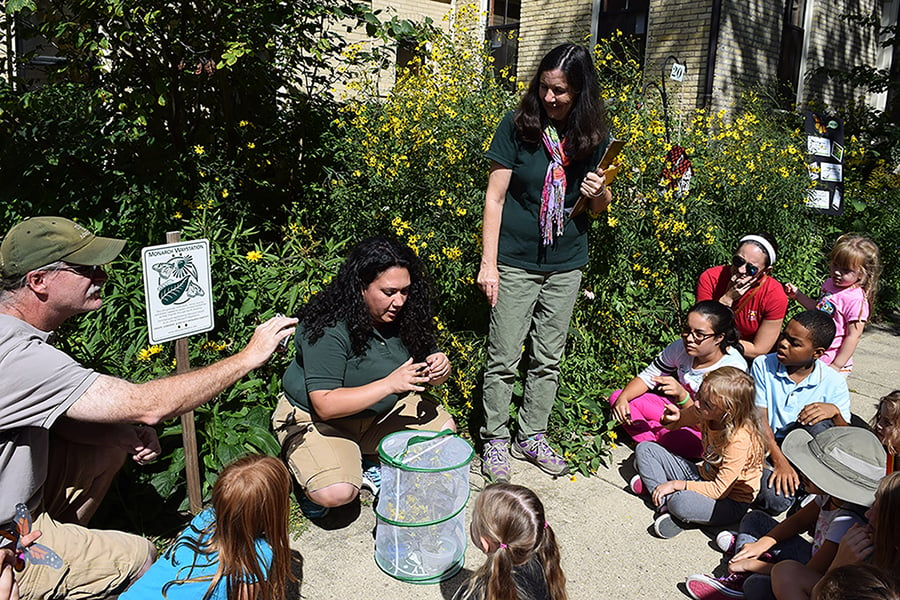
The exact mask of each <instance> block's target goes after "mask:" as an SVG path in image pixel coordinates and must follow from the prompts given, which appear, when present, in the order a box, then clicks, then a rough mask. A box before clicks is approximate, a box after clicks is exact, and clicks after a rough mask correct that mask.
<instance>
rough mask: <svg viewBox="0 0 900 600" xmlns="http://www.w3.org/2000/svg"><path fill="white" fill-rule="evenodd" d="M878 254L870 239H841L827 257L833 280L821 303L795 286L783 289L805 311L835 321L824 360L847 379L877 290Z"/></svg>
mask: <svg viewBox="0 0 900 600" xmlns="http://www.w3.org/2000/svg"><path fill="white" fill-rule="evenodd" d="M878 254H879V253H878V246H876V245H875V242H873V241H872V240H870V239H869V238H867V237H865V236H862V235H855V234H849V233H848V234H845V235H842V236H841V237H839V238H838V240H837V242H835V244H834V248H832V249H831V254H829V255H828V259H829V261H830V267H829V270H830V272H831V277H829V278H828V279H826V280H825V283H823V284H822V296H821V297H820V298H819V301H818V302H816V301H814V300H813V299H812V298H810V297H809V296H807V295H805V294H803V293H802V292H800V291H799V289H798V288H797V286H796V285H794V284H793V283H788V284H786V285H785V286H784V289H785V291H786V292H787V295H788V296H789V297H790V298H793V299H795V300H796V301H797V302H799V303H800V304H802V305H803V306H804V307H805V308H807V309H809V310H813V309H818V310H821V311H823V312H827V313H828V314H830V315H831V317H832V318H833V319H834V325H835V330H836V331H835V335H834V341H833V342H832V343H831V346H830V347H829V348H828V351H827V352H826V353H825V355H824V356H822V358H821V360H822V361H823V362H825V364H827V365H831V367H832V368H833V369H835V370H836V371H839V372H841V373H843V374H844V375H848V374H849V373H850V371H851V369H852V368H853V351H854V350H856V345H857V344H858V343H859V338H860V336H862V332H863V327H865V324H866V321H867V320H868V319H869V306H870V303H871V302H872V300H873V299H874V296H875V289H876V288H877V287H878V275H879V273H880V272H881V261H880V260H879V257H878Z"/></svg>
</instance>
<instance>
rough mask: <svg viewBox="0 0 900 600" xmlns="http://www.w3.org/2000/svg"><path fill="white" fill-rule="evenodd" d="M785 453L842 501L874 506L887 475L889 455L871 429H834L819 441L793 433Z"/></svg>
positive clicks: (784, 445)
mask: <svg viewBox="0 0 900 600" xmlns="http://www.w3.org/2000/svg"><path fill="white" fill-rule="evenodd" d="M781 451H782V452H784V455H785V456H786V457H787V458H788V460H790V461H791V462H792V463H793V464H794V466H795V467H796V468H797V470H799V471H801V472H802V473H803V474H804V475H805V476H806V477H807V478H808V479H809V480H810V481H811V482H813V483H814V484H815V485H816V487H818V488H819V489H821V490H822V491H823V492H825V493H826V494H828V495H830V496H834V497H835V498H837V499H838V500H844V501H845V502H852V503H853V504H860V505H862V506H871V505H872V503H873V502H874V501H875V490H876V489H878V483H879V482H880V481H881V479H882V477H884V474H885V464H886V462H887V454H886V453H885V451H884V447H883V446H882V445H881V442H880V441H878V438H877V437H875V434H873V433H872V432H871V431H869V430H868V429H863V428H861V427H853V426H845V427H830V428H828V429H826V430H825V431H823V432H821V433H819V435H817V436H816V437H815V438H814V437H813V436H811V435H810V434H809V432H808V431H806V430H805V429H795V430H793V431H791V432H790V433H789V434H788V435H787V437H785V438H784V442H783V443H782V445H781Z"/></svg>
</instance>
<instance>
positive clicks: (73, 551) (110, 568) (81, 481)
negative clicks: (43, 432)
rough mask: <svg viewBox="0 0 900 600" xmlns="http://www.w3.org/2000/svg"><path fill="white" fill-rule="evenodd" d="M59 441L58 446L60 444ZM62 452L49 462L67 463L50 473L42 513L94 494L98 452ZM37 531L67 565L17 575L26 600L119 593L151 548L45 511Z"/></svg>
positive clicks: (76, 447) (69, 448)
mask: <svg viewBox="0 0 900 600" xmlns="http://www.w3.org/2000/svg"><path fill="white" fill-rule="evenodd" d="M59 442H61V440H60V439H59V438H55V439H54V443H59ZM63 444H64V445H65V448H64V451H58V450H61V449H60V448H55V449H54V452H51V456H54V455H55V456H56V458H57V459H60V457H65V458H64V461H65V464H64V465H54V467H51V468H50V469H49V470H50V472H51V473H50V476H49V477H48V479H47V482H46V483H45V485H44V501H43V504H44V507H49V506H53V507H54V508H55V509H61V508H62V507H64V506H65V505H66V502H67V499H71V498H77V497H78V496H79V495H80V494H81V493H83V491H84V490H89V489H91V485H92V483H93V482H92V481H90V475H89V474H90V473H92V472H93V471H92V470H91V469H90V468H89V467H87V465H90V461H91V460H92V456H93V454H92V453H94V452H103V451H104V449H103V448H102V447H99V446H87V445H82V444H74V443H67V442H63ZM107 450H108V449H107ZM33 529H36V530H40V531H41V534H42V535H41V537H40V539H38V543H40V544H43V545H44V546H47V547H48V548H50V549H51V550H53V551H54V552H56V553H57V554H59V555H60V557H62V559H63V566H62V568H61V569H51V568H50V567H48V566H44V565H31V564H29V565H26V566H25V570H24V571H22V572H21V573H17V574H16V580H17V581H18V582H19V593H20V597H21V598H22V599H23V600H38V599H40V600H45V599H46V600H50V599H55V598H60V599H62V598H66V599H78V598H103V597H106V596H114V595H116V594H119V593H121V592H122V591H124V590H125V588H126V587H127V586H128V585H129V584H130V583H131V582H132V581H133V580H135V579H137V577H138V575H139V574H140V572H141V569H142V568H143V567H144V565H145V563H146V562H147V558H148V557H149V556H150V553H151V552H154V550H153V546H152V545H151V544H150V542H149V541H147V540H145V539H144V538H142V537H141V536H139V535H132V534H130V533H123V532H121V531H103V530H98V529H88V528H87V527H82V526H81V525H75V524H72V523H60V522H58V521H56V520H54V519H53V518H52V517H51V516H50V512H49V511H48V510H43V511H41V512H40V513H39V514H38V515H37V516H36V517H35V520H34V525H33Z"/></svg>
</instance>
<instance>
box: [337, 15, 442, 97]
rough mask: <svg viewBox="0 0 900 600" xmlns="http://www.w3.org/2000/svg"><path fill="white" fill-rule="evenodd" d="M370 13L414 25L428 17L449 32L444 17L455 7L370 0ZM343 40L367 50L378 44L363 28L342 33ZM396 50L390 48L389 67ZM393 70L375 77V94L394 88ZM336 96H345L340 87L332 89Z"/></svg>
mask: <svg viewBox="0 0 900 600" xmlns="http://www.w3.org/2000/svg"><path fill="white" fill-rule="evenodd" d="M369 4H370V5H371V6H372V9H373V10H380V11H381V14H380V15H379V18H380V19H381V20H382V21H383V22H384V21H389V20H391V18H392V17H395V16H396V17H397V18H398V19H401V20H402V19H409V20H411V21H415V22H417V23H421V22H423V21H425V18H426V17H430V18H431V21H432V23H433V25H434V26H435V27H438V28H440V29H443V30H444V31H448V32H449V31H450V21H449V20H448V19H447V18H446V17H447V14H448V13H449V12H450V11H451V10H452V9H453V8H455V6H456V5H457V0H371V1H370V3H369ZM346 39H347V41H348V42H350V43H351V44H361V45H363V46H364V47H366V48H369V47H370V46H371V44H373V43H379V44H380V43H382V42H380V41H378V40H372V39H371V38H369V37H368V36H367V35H366V31H365V29H364V28H359V29H355V30H354V31H351V32H350V33H348V34H346ZM396 50H397V49H396V48H393V49H391V52H392V59H391V62H392V64H393V65H396ZM395 78H396V71H395V70H394V69H393V68H390V69H386V70H383V71H382V72H381V74H380V76H379V77H378V80H377V82H375V83H376V85H377V88H378V91H379V94H380V95H384V94H387V93H388V92H390V90H391V88H392V87H393V86H394V81H395ZM335 90H336V91H337V92H338V95H341V94H345V93H347V90H346V88H344V86H340V85H339V86H335Z"/></svg>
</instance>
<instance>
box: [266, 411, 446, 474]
mask: <svg viewBox="0 0 900 600" xmlns="http://www.w3.org/2000/svg"><path fill="white" fill-rule="evenodd" d="M451 418H452V417H451V416H450V413H448V412H447V411H446V410H444V409H443V408H442V407H440V406H438V405H436V404H435V403H434V402H431V401H430V400H426V399H425V398H422V397H421V396H419V395H418V394H413V393H410V394H407V395H405V396H403V397H402V398H400V399H399V400H398V401H397V403H396V404H395V405H394V407H393V408H392V409H391V410H390V411H389V412H388V413H387V414H385V415H383V416H380V417H367V418H362V419H350V418H342V419H332V420H329V421H319V420H313V418H312V417H311V416H310V414H309V413H307V412H305V411H303V410H301V409H299V408H297V407H295V406H293V405H292V404H291V403H290V402H289V401H288V400H287V398H286V397H285V395H284V394H283V393H282V394H281V396H280V397H279V399H278V406H277V407H275V412H274V413H273V414H272V426H273V427H274V429H275V436H276V437H277V438H278V441H279V443H281V453H282V458H283V459H284V460H285V461H286V462H287V465H288V468H289V469H290V470H291V472H292V473H293V474H294V477H295V478H296V479H297V482H298V483H299V484H300V486H301V487H303V489H304V490H305V491H306V492H315V491H317V490H320V489H322V488H324V487H326V486H329V485H332V484H335V483H350V484H352V485H354V486H356V487H357V488H358V487H359V486H360V485H361V484H362V466H361V464H362V455H373V454H377V453H378V444H379V443H380V442H381V439H382V438H383V437H384V436H386V435H388V434H391V433H394V432H397V431H404V430H407V429H415V430H430V431H441V430H442V429H443V428H444V427H445V425H446V424H447V421H449V420H450V419H451Z"/></svg>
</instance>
